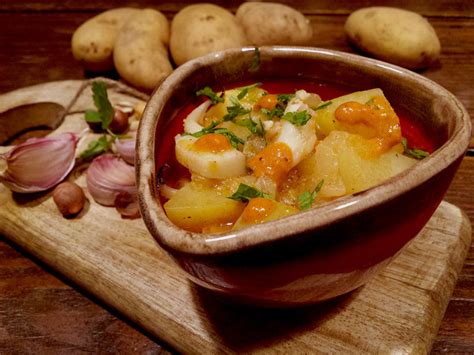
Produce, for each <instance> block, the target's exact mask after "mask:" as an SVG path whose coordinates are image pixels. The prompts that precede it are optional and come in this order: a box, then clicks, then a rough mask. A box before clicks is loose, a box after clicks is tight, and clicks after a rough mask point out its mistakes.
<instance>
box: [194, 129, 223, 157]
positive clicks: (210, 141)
mask: <svg viewBox="0 0 474 355" xmlns="http://www.w3.org/2000/svg"><path fill="white" fill-rule="evenodd" d="M193 148H194V149H195V150H198V151H200V152H210V153H221V152H225V151H226V150H231V149H232V145H231V144H230V142H229V140H228V139H227V137H225V136H224V135H222V134H218V133H209V134H205V135H204V136H202V137H199V138H198V140H197V141H196V142H194V144H193Z"/></svg>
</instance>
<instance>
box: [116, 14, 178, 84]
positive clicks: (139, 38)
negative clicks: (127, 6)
mask: <svg viewBox="0 0 474 355" xmlns="http://www.w3.org/2000/svg"><path fill="white" fill-rule="evenodd" d="M168 42H169V23H168V20H167V19H166V17H165V16H164V15H163V14H162V13H161V12H159V11H156V10H153V9H144V10H140V11H139V12H138V13H136V14H135V15H133V16H132V17H130V18H129V20H128V21H127V23H126V24H125V25H124V26H123V27H122V28H121V30H120V32H119V34H118V36H117V40H116V42H115V49H114V63H115V68H116V69H117V71H118V73H119V74H120V76H121V77H122V78H124V79H125V80H126V81H128V82H129V83H130V84H132V85H134V86H136V87H139V88H142V89H146V90H153V89H154V88H155V87H156V86H158V85H159V84H160V83H161V82H162V81H163V80H164V79H165V78H166V77H167V76H168V75H169V74H171V72H172V71H173V68H172V66H171V63H170V61H169V59H168V50H167V47H166V46H167V44H168Z"/></svg>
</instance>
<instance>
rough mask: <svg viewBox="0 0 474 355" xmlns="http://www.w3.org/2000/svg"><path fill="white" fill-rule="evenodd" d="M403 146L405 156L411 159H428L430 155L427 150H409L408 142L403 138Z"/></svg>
mask: <svg viewBox="0 0 474 355" xmlns="http://www.w3.org/2000/svg"><path fill="white" fill-rule="evenodd" d="M401 143H402V146H403V154H405V155H406V156H408V157H410V158H415V159H418V160H421V159H424V158H426V157H427V156H428V155H430V153H428V152H427V151H426V150H423V149H418V148H408V141H407V139H406V138H405V137H402V142H401Z"/></svg>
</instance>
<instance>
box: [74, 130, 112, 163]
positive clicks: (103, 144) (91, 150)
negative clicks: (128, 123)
mask: <svg viewBox="0 0 474 355" xmlns="http://www.w3.org/2000/svg"><path fill="white" fill-rule="evenodd" d="M112 142H113V138H109V137H108V136H107V135H105V134H104V135H103V136H102V137H100V138H99V139H98V140H95V141H92V142H90V143H89V145H88V146H87V149H86V150H84V151H83V152H82V153H81V155H80V157H81V158H82V159H86V160H88V159H92V158H95V157H96V156H98V155H100V154H102V153H104V152H106V151H107V150H109V149H110V146H111V145H112Z"/></svg>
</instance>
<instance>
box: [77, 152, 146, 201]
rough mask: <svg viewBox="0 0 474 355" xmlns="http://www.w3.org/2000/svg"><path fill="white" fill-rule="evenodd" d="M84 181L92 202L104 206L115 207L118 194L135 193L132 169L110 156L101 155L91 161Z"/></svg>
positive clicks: (133, 171)
mask: <svg viewBox="0 0 474 355" xmlns="http://www.w3.org/2000/svg"><path fill="white" fill-rule="evenodd" d="M86 180H87V188H88V190H89V192H90V194H91V195H92V197H93V198H94V200H95V201H96V202H97V203H100V204H101V205H104V206H115V200H116V198H117V196H118V195H119V194H120V193H128V194H131V195H136V193H137V186H136V183H135V169H134V167H133V166H130V165H128V164H127V163H125V162H124V161H123V160H122V159H120V158H118V157H116V156H114V155H111V154H104V155H101V156H99V157H97V158H95V159H94V160H93V161H92V163H91V165H90V166H89V168H88V169H87V177H86Z"/></svg>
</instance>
